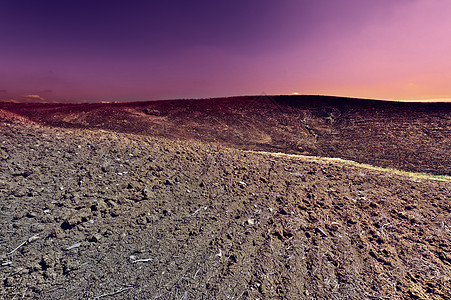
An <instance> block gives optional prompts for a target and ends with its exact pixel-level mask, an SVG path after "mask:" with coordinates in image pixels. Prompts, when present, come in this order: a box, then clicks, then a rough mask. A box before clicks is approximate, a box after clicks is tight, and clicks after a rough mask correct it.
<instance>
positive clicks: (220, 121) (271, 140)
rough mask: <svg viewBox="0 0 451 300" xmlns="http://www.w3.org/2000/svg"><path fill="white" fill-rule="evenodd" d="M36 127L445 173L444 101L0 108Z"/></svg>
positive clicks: (449, 162) (447, 125)
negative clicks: (99, 131) (87, 130)
mask: <svg viewBox="0 0 451 300" xmlns="http://www.w3.org/2000/svg"><path fill="white" fill-rule="evenodd" d="M0 108H3V109H6V110H10V111H11V112H14V113H17V114H19V115H22V116H24V117H27V118H29V119H31V120H33V121H35V122H37V123H40V124H44V125H49V126H53V127H67V128H93V129H104V130H110V131H116V132H124V133H135V134H140V135H146V136H156V137H166V138H171V139H181V140H198V141H205V142H216V143H217V145H218V146H225V147H231V148H239V149H253V150H265V151H270V152H285V153H292V154H303V155H316V156H328V157H340V158H344V159H350V160H355V161H358V162H361V163H368V164H372V165H377V166H383V167H392V168H396V169H402V170H408V171H415V172H427V173H433V174H446V175H450V174H451V103H403V102H388V101H375V100H365V99H352V98H340V97H326V96H255V97H254V96H247V97H232V98H218V99H202V100H172V101H153V102H133V103H102V104H99V103H95V104H8V103H2V104H0Z"/></svg>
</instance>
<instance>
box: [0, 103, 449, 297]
mask: <svg viewBox="0 0 451 300" xmlns="http://www.w3.org/2000/svg"><path fill="white" fill-rule="evenodd" d="M164 103H166V102H164ZM136 105H137V104H136ZM159 105H163V104H161V103H160V104H159ZM148 106H150V104H146V108H147V107H148ZM99 107H101V106H99ZM118 107H122V106H118ZM123 107H128V106H126V105H124V106H123ZM46 109H47V108H46ZM83 109H85V108H83ZM102 109H103V110H104V112H105V113H106V112H107V111H108V109H106V108H102ZM127 109H132V108H127ZM174 109H175V108H174ZM287 109H288V108H287ZM293 109H294V108H293ZM152 110H153V111H152ZM152 110H148V111H147V112H146V113H144V115H145V116H141V115H140V117H139V118H141V117H142V118H143V120H147V119H145V118H164V116H162V115H164V114H165V113H166V112H165V111H163V110H162V109H158V110H157V109H156V108H152ZM16 111H17V110H16ZM44 111H46V110H45V109H44ZM58 111H60V110H58ZM121 111H125V110H124V109H117V110H114V112H112V113H111V114H112V115H114V117H117V115H115V114H116V113H119V112H121ZM133 111H138V108H133ZM193 111H196V109H194V110H193ZM60 112H61V114H66V115H67V112H65V111H64V112H62V111H60ZM437 113H439V112H437ZM440 113H441V114H446V113H448V115H449V111H448V112H443V111H442V112H440ZM21 115H22V116H23V115H26V114H25V113H21ZM49 115H50V114H49V113H48V111H46V112H45V113H43V114H42V116H44V117H45V118H49V117H48V116H49ZM88 115H90V116H93V115H95V114H90V113H88ZM182 115H183V114H182ZM36 116H37V117H35V118H34V120H35V121H36V122H38V123H42V122H43V121H42V119H39V118H41V117H39V116H40V115H39V113H36ZM70 116H71V117H72V119H70V120H69V121H68V122H69V123H68V124H69V125H67V124H66V125H67V126H66V127H75V126H74V125H73V124H75V123H77V122H81V121H80V120H82V119H83V118H85V117H84V116H86V115H84V114H83V113H81V112H80V111H77V112H71V114H70ZM125 116H126V118H124V119H123V120H122V121H127V123H133V124H135V122H137V121H136V120H134V119H133V118H132V119H130V120H129V119H127V118H129V116H130V115H127V114H126V115H125ZM148 116H151V117H148ZM44 117H42V118H44ZM185 117H186V115H185ZM269 117H270V116H268V118H269ZM423 117H424V118H426V114H425V116H423ZM77 118H78V119H77ZM198 118H200V117H198ZM430 118H433V117H430ZM0 119H1V120H2V121H1V122H0V162H1V163H0V199H1V202H0V229H1V230H0V263H1V266H0V298H5V299H12V298H15V299H20V298H21V297H25V298H36V299H85V298H90V299H152V298H160V299H202V298H203V299H411V298H416V299H449V298H451V227H450V226H451V225H450V223H451V203H450V201H449V200H450V188H451V186H450V183H449V182H441V181H432V180H424V179H418V178H415V177H408V176H400V175H394V174H393V173H390V172H386V171H376V170H370V169H363V168H359V167H357V166H351V165H344V164H340V163H336V162H330V161H323V162H321V161H317V162H312V161H306V160H303V159H301V158H294V157H275V156H272V155H270V154H262V153H256V152H250V151H244V150H238V149H236V148H232V147H230V148H226V147H224V146H223V145H224V144H223V143H222V142H221V143H219V142H218V140H219V139H220V138H224V139H225V136H224V137H222V136H221V135H220V134H219V133H217V138H215V139H212V141H211V142H208V141H207V139H208V137H207V136H203V137H202V136H201V137H198V136H196V135H195V134H194V133H193V139H188V138H185V139H183V140H176V139H174V137H172V138H171V137H170V136H169V135H170V134H169V133H167V136H166V137H161V136H144V135H133V134H130V133H121V132H113V131H103V130H89V129H74V128H50V127H43V126H41V125H38V124H33V123H31V122H29V120H27V119H26V118H24V117H21V116H18V115H16V114H14V113H12V112H11V111H7V110H3V111H1V110H0ZM75 119H77V120H78V121H77V122H75V121H73V120H75ZM439 119H441V120H443V121H440V122H442V123H434V124H433V125H430V126H436V127H437V128H439V126H443V124H448V123H446V122H449V121H447V119H446V116H445V118H444V119H442V118H439ZM310 120H313V118H312V119H310ZM434 120H435V119H434ZM88 121H89V122H94V121H92V119H91V118H85V119H84V121H83V122H88ZM104 121H105V122H104V123H108V124H112V123H113V121H112V120H111V119H108V118H106V117H105V118H104ZM71 122H72V123H71ZM149 122H150V121H149ZM152 122H156V121H152ZM196 122H197V121H196ZM196 122H194V121H193V122H190V121H189V120H187V124H195V123H196ZM259 122H260V121H259ZM318 122H319V121H318ZM437 122H439V121H437ZM238 123H239V122H238ZM312 123H313V121H312ZM71 124H72V125H71ZM77 124H81V123H77ZM89 124H91V123H89ZM89 124H88V125H89ZM146 124H149V123H146ZM163 124H164V122H163V121H161V126H164V125H163ZM169 124H172V123H170V122H169ZM174 124H175V123H174ZM246 124H247V123H246ZM315 124H316V123H315ZM419 124H420V125H421V126H423V127H424V128H428V125H427V122H424V123H421V122H419ZM440 124H442V125H440ZM52 125H54V124H52ZM60 125H61V124H60ZM420 125H415V126H420ZM89 126H90V125H89ZM118 126H119V125H118ZM171 126H175V125H171ZM190 126H194V125H190ZM243 126H244V125H243ZM246 126H247V125H246ZM259 126H260V125H259ZM261 126H263V125H261ZM287 126H289V125H287ZM293 126H295V125H293ZM296 126H297V125H296ZM309 126H310V125H309ZM318 126H319V125H318ZM361 126H364V125H361ZM406 126H407V125H406ZM412 126H413V125H412ZM421 126H420V127H421ZM179 127H181V128H183V124H180V126H179ZM310 127H311V126H310ZM423 127H422V128H423ZM124 128H125V129H124ZM127 128H128V127H127V126H124V127H120V126H119V127H118V128H117V129H121V130H120V131H127V130H129V129H127ZM139 128H141V129H143V128H144V127H143V126H141V127H139ZM203 128H204V129H206V128H208V127H207V126H204V127H203ZM259 128H260V127H259ZM315 128H319V127H315ZM108 129H110V130H111V129H114V128H112V127H108ZM185 129H186V128H185ZM180 130H182V129H180ZM436 130H437V132H436V133H435V135H434V136H432V135H430V136H432V137H428V138H429V139H431V140H433V137H437V136H438V137H440V136H441V137H443V135H444V136H445V138H447V139H449V131H446V130H449V129H447V128H445V129H443V130H439V129H436ZM274 131H275V130H274ZM157 132H160V131H157ZM163 132H164V131H163ZM175 132H178V131H177V130H175ZM180 132H181V131H180ZM287 132H288V131H287ZM293 132H295V130H294V129H293ZM315 132H318V131H315ZM356 132H357V131H356ZM428 132H429V133H430V132H433V131H432V129H431V131H428ZM139 133H141V134H142V132H139ZM211 134H213V131H212V133H211ZM367 134H369V133H367ZM394 136H396V135H394ZM175 137H176V138H179V137H180V136H178V135H175ZM272 137H273V135H271V138H272ZM369 140H371V139H369ZM412 142H413V141H412ZM440 142H441V141H440V140H439V139H437V140H434V141H433V142H431V143H432V144H433V145H432V146H431V147H432V148H431V149H435V148H434V147H437V145H439V144H440ZM224 143H227V141H226V140H224ZM231 143H232V142H231ZM268 143H269V142H268ZM232 144H233V143H232ZM312 145H316V144H315V143H313V144H312ZM442 146H443V147H445V149H446V147H449V146H448V145H442ZM246 147H248V145H245V146H244V147H242V148H246ZM249 147H250V146H249ZM268 147H269V146H268ZM312 147H313V146H312ZM315 147H317V145H316V146H315ZM262 148H263V149H265V150H268V149H267V148H265V147H263V146H262ZM262 148H260V149H262ZM269 148H270V147H269ZM312 149H314V148H312ZM318 149H319V148H318ZM410 150H411V151H414V150H415V149H413V150H412V149H410ZM410 150H409V151H410ZM435 150H436V151H437V149H435ZM356 152H358V151H357V150H356ZM419 155H420V154H419ZM434 155H439V154H438V152H435V153H431V155H430V157H431V158H428V160H426V161H431V162H432V161H434V159H436V160H437V164H435V165H434V166H433V167H431V169H434V170H435V171H438V170H440V169H438V167H441V168H443V167H447V166H449V160H448V161H446V160H445V159H444V158H446V157H447V156H446V155H448V156H449V152H448V153H442V154H441V155H442V156H441V160H439V158H438V156H437V158H434ZM420 156H421V155H420ZM400 161H401V162H404V161H406V160H403V159H400ZM412 161H415V158H414V160H412ZM406 164H407V163H406ZM415 166H416V167H418V166H422V164H417V165H415ZM447 170H448V171H449V169H447ZM422 171H425V170H423V169H422ZM443 173H447V172H443Z"/></svg>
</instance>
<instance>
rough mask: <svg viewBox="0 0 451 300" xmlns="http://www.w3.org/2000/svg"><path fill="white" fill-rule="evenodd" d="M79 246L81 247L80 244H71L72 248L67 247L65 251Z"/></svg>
mask: <svg viewBox="0 0 451 300" xmlns="http://www.w3.org/2000/svg"><path fill="white" fill-rule="evenodd" d="M80 246H81V243H76V244H73V245H72V246H69V247H67V248H66V250H70V249H74V248H78V247H80Z"/></svg>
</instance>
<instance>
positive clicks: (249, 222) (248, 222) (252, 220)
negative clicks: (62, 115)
mask: <svg viewBox="0 0 451 300" xmlns="http://www.w3.org/2000/svg"><path fill="white" fill-rule="evenodd" d="M247 224H249V225H254V224H255V220H254V219H247Z"/></svg>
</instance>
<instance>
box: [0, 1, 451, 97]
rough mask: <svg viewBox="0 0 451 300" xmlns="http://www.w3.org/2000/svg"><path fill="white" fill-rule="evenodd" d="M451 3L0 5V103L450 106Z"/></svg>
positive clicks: (319, 2) (17, 3)
mask: <svg viewBox="0 0 451 300" xmlns="http://www.w3.org/2000/svg"><path fill="white" fill-rule="evenodd" d="M450 15H451V1H448V0H378V1H375V0H371V1H370V0H277V1H276V0H272V1H269V0H239V1H235V0H229V1H211V0H209V1H197V0H190V1H188V0H177V1H175V0H174V1H171V0H167V1H111V0H109V1H103V0H96V1H93V0H91V1H85V0H77V1H69V0H68V1H66V0H59V1H46V0H40V1H35V0H28V1H24V0H11V1H7V0H0V38H1V40H0V100H1V99H3V100H10V99H18V100H26V99H28V100H34V101H36V100H40V99H41V100H47V101H67V100H70V101H119V100H152V99H168V98H199V97H219V96H232V95H251V94H257V95H258V94H262V93H266V94H291V93H293V92H297V93H300V94H329V95H342V96H353V97H367V98H379V99H442V98H451V84H450V83H451V59H450V53H451V39H450V36H451V18H450V17H449V16H450Z"/></svg>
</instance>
